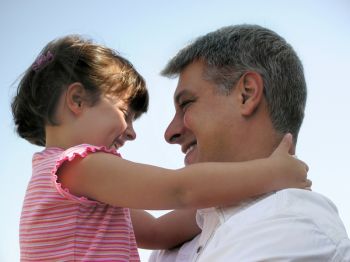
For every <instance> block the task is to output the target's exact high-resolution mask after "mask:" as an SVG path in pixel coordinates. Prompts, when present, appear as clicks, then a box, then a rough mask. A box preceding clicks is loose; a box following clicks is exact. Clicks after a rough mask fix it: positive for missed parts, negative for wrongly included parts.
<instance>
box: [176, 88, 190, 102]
mask: <svg viewBox="0 0 350 262" xmlns="http://www.w3.org/2000/svg"><path fill="white" fill-rule="evenodd" d="M190 94H191V92H190V91H188V90H182V91H180V92H179V93H177V95H176V96H175V98H174V102H175V104H179V103H180V99H181V97H182V96H184V95H190Z"/></svg>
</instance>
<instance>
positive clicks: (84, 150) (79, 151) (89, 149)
mask: <svg viewBox="0 0 350 262" xmlns="http://www.w3.org/2000/svg"><path fill="white" fill-rule="evenodd" d="M95 152H105V153H110V154H114V155H117V156H119V157H121V155H120V154H119V153H118V152H117V151H116V150H115V149H110V148H107V147H105V146H94V145H90V144H81V145H76V146H73V147H70V148H68V149H66V150H64V151H63V152H62V155H63V156H65V157H68V159H69V160H70V159H73V158H74V157H76V156H80V157H86V156H87V155H88V154H90V153H95Z"/></svg>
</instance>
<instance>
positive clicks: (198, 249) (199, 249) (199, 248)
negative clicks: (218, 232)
mask: <svg viewBox="0 0 350 262" xmlns="http://www.w3.org/2000/svg"><path fill="white" fill-rule="evenodd" d="M201 250H202V246H199V247H198V248H197V254H198V253H199V252H201Z"/></svg>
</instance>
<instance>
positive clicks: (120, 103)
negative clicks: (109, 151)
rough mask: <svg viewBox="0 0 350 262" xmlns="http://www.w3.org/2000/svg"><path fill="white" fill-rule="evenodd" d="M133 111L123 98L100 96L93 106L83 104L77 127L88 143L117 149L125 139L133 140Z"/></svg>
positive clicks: (134, 135)
mask: <svg viewBox="0 0 350 262" xmlns="http://www.w3.org/2000/svg"><path fill="white" fill-rule="evenodd" d="M134 116H135V113H134V112H132V110H130V108H129V106H128V104H127V103H126V102H125V100H124V99H122V98H119V99H116V98H112V97H110V96H104V97H103V96H102V97H101V98H100V100H99V101H98V102H97V103H96V104H95V105H93V106H90V107H89V106H85V108H84V110H83V113H82V115H81V119H80V120H81V121H79V122H80V123H79V125H80V127H79V129H80V130H82V132H83V133H84V134H85V135H84V136H83V137H84V139H85V140H86V141H81V143H88V144H92V145H96V146H106V147H107V148H115V149H118V148H120V147H122V146H123V145H124V143H125V142H126V141H127V140H134V139H135V138H136V133H135V131H134V129H133V125H132V124H133V120H134Z"/></svg>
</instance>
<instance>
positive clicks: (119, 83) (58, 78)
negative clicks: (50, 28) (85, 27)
mask: <svg viewBox="0 0 350 262" xmlns="http://www.w3.org/2000/svg"><path fill="white" fill-rule="evenodd" d="M74 82H80V83H82V84H83V86H84V88H85V89H86V91H87V93H88V94H89V97H88V98H87V99H88V102H89V103H90V105H91V106H93V105H94V104H95V103H96V102H98V100H99V98H100V96H101V95H109V96H114V97H125V95H127V100H128V103H129V106H130V108H131V109H132V110H133V111H135V112H136V117H138V116H140V115H141V114H142V113H144V112H146V111H147V107H148V91H147V89H146V84H145V81H144V79H143V77H142V76H141V75H140V74H139V73H138V72H137V71H136V70H135V68H134V67H133V65H132V64H131V63H130V62H129V61H128V60H126V59H125V58H123V57H121V56H120V55H118V54H117V52H115V51H114V50H112V49H110V48H107V47H104V46H102V45H97V44H94V43H93V42H92V41H91V40H89V39H85V38H83V37H82V36H79V35H69V36H65V37H62V38H58V39H55V40H53V41H51V42H50V43H48V44H47V45H46V46H45V47H44V49H43V50H42V51H41V53H40V54H39V56H38V57H37V59H36V60H35V62H34V63H33V64H32V65H31V66H30V67H29V68H28V69H27V71H26V72H25V73H24V76H23V77H22V79H21V81H20V83H19V85H18V89H17V94H16V96H15V97H14V99H13V101H12V105H11V106H12V114H13V118H14V122H15V125H16V131H17V133H18V134H19V135H20V136H21V137H22V138H24V139H26V140H28V141H29V142H30V143H33V144H35V145H39V146H45V125H57V124H59V123H57V121H56V120H55V111H56V107H57V103H58V100H59V98H60V96H61V94H62V93H63V92H64V91H65V90H66V88H67V86H69V85H70V84H71V83H74Z"/></svg>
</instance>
